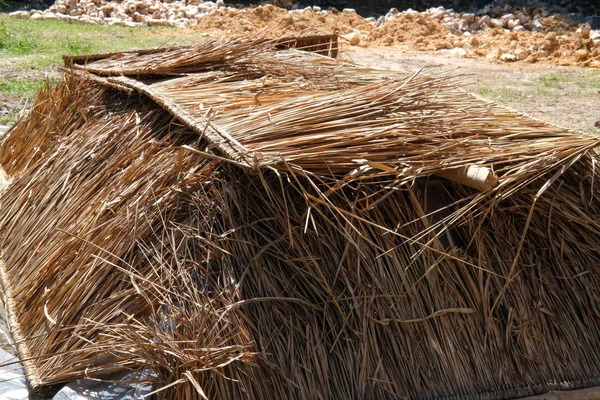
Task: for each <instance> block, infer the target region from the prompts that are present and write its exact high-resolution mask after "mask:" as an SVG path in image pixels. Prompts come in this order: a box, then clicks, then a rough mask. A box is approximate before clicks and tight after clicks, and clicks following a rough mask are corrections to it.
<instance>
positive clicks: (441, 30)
mask: <svg viewBox="0 0 600 400" xmlns="http://www.w3.org/2000/svg"><path fill="white" fill-rule="evenodd" d="M452 37H454V36H453V35H452V34H451V33H450V31H449V30H448V29H447V28H445V27H444V26H443V25H442V24H441V23H440V21H438V20H436V19H434V18H432V17H431V16H429V15H427V14H422V13H416V12H415V13H402V14H399V15H398V16H397V17H396V18H394V19H392V20H390V21H387V22H386V23H384V24H383V25H381V26H379V27H377V28H373V29H372V30H371V33H370V34H369V36H368V38H367V40H366V41H365V44H369V45H374V46H377V45H386V46H389V45H392V44H398V43H403V44H407V45H410V46H411V47H412V48H414V49H415V50H440V49H451V48H453V47H454V46H453V45H452V42H451V41H450V40H449V39H452Z"/></svg>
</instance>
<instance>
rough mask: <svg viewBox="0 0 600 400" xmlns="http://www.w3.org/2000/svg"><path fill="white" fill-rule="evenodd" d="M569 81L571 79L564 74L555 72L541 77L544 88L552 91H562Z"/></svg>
mask: <svg viewBox="0 0 600 400" xmlns="http://www.w3.org/2000/svg"><path fill="white" fill-rule="evenodd" d="M568 81H569V77H568V76H567V75H566V74H564V73H562V72H553V73H550V74H548V75H544V76H541V77H540V82H541V83H542V86H544V87H547V88H552V89H562V88H563V87H564V86H565V85H566V84H567V83H568Z"/></svg>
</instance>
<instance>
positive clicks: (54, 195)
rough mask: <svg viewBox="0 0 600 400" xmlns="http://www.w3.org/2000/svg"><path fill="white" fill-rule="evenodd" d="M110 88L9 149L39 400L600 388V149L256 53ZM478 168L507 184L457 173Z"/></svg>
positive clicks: (9, 256) (15, 290)
mask: <svg viewBox="0 0 600 400" xmlns="http://www.w3.org/2000/svg"><path fill="white" fill-rule="evenodd" d="M211 46H212V47H211ZM120 58H121V59H122V60H121V61H123V64H122V65H121V66H119V64H118V63H119V59H120ZM73 62H83V61H82V60H79V61H77V60H74V61H73ZM87 67H88V68H87V70H85V68H83V66H81V67H77V68H79V69H77V71H76V72H73V73H72V74H71V73H70V74H68V75H67V77H66V80H65V82H63V83H61V84H59V85H58V87H56V88H51V87H48V88H46V89H45V90H44V91H43V92H41V93H40V95H39V97H38V101H37V103H36V105H35V106H34V112H33V113H32V114H31V115H30V116H28V117H27V118H25V119H23V120H21V121H19V122H18V123H17V125H16V126H15V127H13V128H12V129H11V131H10V132H9V135H8V137H7V138H6V139H5V140H4V141H3V143H2V145H1V146H0V156H1V157H0V161H1V162H2V164H3V165H4V166H5V167H6V169H7V171H8V173H9V174H10V175H11V176H12V178H13V179H12V182H11V184H10V186H9V188H8V189H7V190H6V191H4V192H2V193H1V194H0V203H1V207H0V227H1V229H2V249H3V251H4V253H3V258H4V263H3V264H2V265H1V268H0V272H1V274H0V275H1V276H0V277H1V280H2V283H3V285H4V287H5V289H6V290H7V294H8V295H9V298H10V301H9V311H10V325H11V330H12V332H13V334H15V336H16V341H17V346H18V348H19V352H20V354H21V356H22V357H24V358H25V360H24V364H25V367H26V372H27V376H28V379H29V380H30V383H31V384H32V386H33V387H34V388H35V389H37V390H41V389H43V388H44V387H45V386H47V385H52V384H56V383H59V382H65V381H69V380H72V379H77V378H83V377H94V378H101V377H102V376H103V374H105V373H108V372H113V371H117V370H122V369H136V370H137V369H145V368H149V369H151V370H153V371H154V375H152V377H150V378H149V379H152V380H153V382H154V384H155V390H156V392H155V396H156V397H157V398H164V399H172V398H181V399H194V398H197V399H206V398H228V399H230V398H232V399H238V398H239V399H241V398H256V399H280V398H307V399H308V398H310V399H312V398H322V399H337V398H365V399H371V398H378V399H379V398H413V399H426V398H434V397H452V398H454V397H458V396H463V397H466V398H472V399H480V398H486V399H505V398H513V397H518V396H525V395H531V394H536V393H544V392H546V391H548V390H552V389H556V388H562V389H565V388H567V389H573V388H579V387H589V386H593V385H599V384H600V362H599V361H598V358H597V357H595V354H598V352H599V350H600V329H599V328H600V322H599V319H598V316H599V315H600V310H599V309H598V304H599V302H600V270H598V267H597V266H598V265H599V263H600V253H599V252H598V249H600V242H599V239H598V238H599V237H600V235H599V233H600V222H599V221H600V202H599V200H598V199H599V196H600V192H599V188H600V178H599V177H598V175H597V174H596V173H595V168H596V164H597V161H598V156H597V155H596V154H595V153H594V151H593V148H594V147H596V146H598V144H599V142H598V139H597V138H595V137H590V136H586V135H583V134H578V133H575V132H570V131H568V130H566V129H561V128H557V127H552V126H549V125H546V124H544V123H543V122H540V121H537V120H533V119H529V118H527V117H525V116H522V115H519V114H518V113H515V112H512V111H510V110H506V109H503V108H501V107H497V106H495V105H493V104H489V103H486V102H484V101H481V100H479V99H476V98H474V97H471V96H469V95H468V94H465V93H464V92H463V91H462V90H460V88H458V87H457V86H458V85H460V82H461V79H462V78H461V77H457V78H446V77H443V76H441V75H436V74H431V73H426V72H428V71H421V72H420V73H417V74H402V73H395V72H389V71H377V70H372V69H366V68H360V67H358V66H354V65H351V64H349V63H347V62H342V61H338V60H333V59H330V58H327V57H324V56H321V55H318V54H307V53H302V52H298V51H293V50H281V51H280V50H276V49H273V45H272V44H269V45H266V44H264V45H261V46H258V47H257V45H256V41H253V42H252V43H251V42H244V43H241V44H232V43H229V44H212V45H209V44H204V45H202V46H199V48H198V49H197V51H191V52H189V53H185V54H184V53H183V52H182V50H181V49H179V50H165V51H157V52H148V53H146V54H141V55H135V54H125V55H119V56H117V55H110V56H107V57H99V58H97V59H95V60H93V61H92V60H91V59H90V60H88V66H87ZM93 68H97V70H96V72H97V73H98V74H99V75H101V76H95V75H94V74H93V73H91V72H93V71H94V70H93ZM124 73H127V74H130V73H131V74H133V75H136V74H138V73H139V74H141V75H143V74H149V75H152V79H146V78H148V77H149V75H145V78H144V79H140V78H139V77H136V76H120V77H115V76H111V75H119V74H124ZM169 74H179V75H181V76H176V77H173V76H166V75H169ZM159 75H162V76H159ZM115 85H116V86H115ZM115 88H116V89H118V90H114V89H115ZM123 88H128V90H129V92H127V91H123V90H122V89H123ZM131 93H140V94H143V95H144V96H131ZM469 168H475V169H477V168H484V169H485V171H486V172H489V173H490V174H491V175H490V176H493V178H494V179H493V181H491V182H492V184H491V185H489V187H488V186H483V187H481V188H479V189H480V190H476V189H472V188H470V187H468V186H465V185H462V184H459V183H456V182H453V181H451V180H448V179H445V178H442V177H450V178H452V177H453V175H452V174H450V175H449V174H448V171H454V173H455V174H456V173H457V172H456V171H462V170H465V169H469ZM440 176H442V177H440ZM455 180H456V181H459V182H460V181H461V180H460V179H455ZM573 343H576V344H577V345H576V346H573Z"/></svg>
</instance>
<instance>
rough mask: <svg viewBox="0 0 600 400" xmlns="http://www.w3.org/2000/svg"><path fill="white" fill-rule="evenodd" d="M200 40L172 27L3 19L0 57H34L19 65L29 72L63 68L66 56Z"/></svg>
mask: <svg viewBox="0 0 600 400" xmlns="http://www.w3.org/2000/svg"><path fill="white" fill-rule="evenodd" d="M0 1H2V0H0ZM200 40H202V37H201V35H199V34H198V33H197V32H194V31H192V30H188V31H185V30H180V29H177V28H171V27H136V28H127V27H121V26H105V25H80V24H69V23H66V22H61V21H57V20H27V19H16V18H9V17H8V16H5V15H4V16H0V58H2V57H3V56H9V57H18V56H34V57H27V58H25V59H23V60H22V62H20V63H19V64H20V65H21V66H22V67H23V68H25V69H29V68H34V69H37V68H46V67H49V66H53V65H59V64H61V63H62V61H61V56H63V55H80V54H88V53H105V52H114V51H124V50H133V49H147V48H152V47H159V46H175V45H183V44H190V43H192V42H198V41H200Z"/></svg>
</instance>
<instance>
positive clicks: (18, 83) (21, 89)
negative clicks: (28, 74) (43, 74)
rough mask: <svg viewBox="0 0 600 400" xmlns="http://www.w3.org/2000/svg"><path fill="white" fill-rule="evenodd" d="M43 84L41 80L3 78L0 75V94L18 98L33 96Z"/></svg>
mask: <svg viewBox="0 0 600 400" xmlns="http://www.w3.org/2000/svg"><path fill="white" fill-rule="evenodd" d="M43 84H44V81H43V80H31V79H25V78H16V79H4V78H1V77H0V96H1V97H13V98H20V99H23V98H33V96H35V94H36V93H37V91H38V89H39V88H40V87H41V86H42V85H43Z"/></svg>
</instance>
